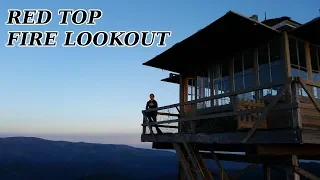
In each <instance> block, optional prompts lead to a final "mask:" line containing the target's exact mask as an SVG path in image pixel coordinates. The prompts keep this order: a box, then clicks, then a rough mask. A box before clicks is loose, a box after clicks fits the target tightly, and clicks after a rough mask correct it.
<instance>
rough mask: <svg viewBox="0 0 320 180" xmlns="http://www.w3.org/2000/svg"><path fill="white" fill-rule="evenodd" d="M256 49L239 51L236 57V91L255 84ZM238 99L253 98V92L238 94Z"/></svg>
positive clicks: (234, 65)
mask: <svg viewBox="0 0 320 180" xmlns="http://www.w3.org/2000/svg"><path fill="white" fill-rule="evenodd" d="M254 54H255V53H254V50H252V49H249V50H246V51H244V52H243V53H238V54H237V55H236V56H235V57H234V61H233V62H234V64H233V67H234V68H233V69H234V72H233V73H234V79H233V82H234V86H235V91H239V90H242V89H246V88H251V87H253V86H254V72H253V65H254ZM237 98H238V99H245V100H246V99H252V98H253V94H252V93H251V92H250V93H244V94H239V95H237Z"/></svg>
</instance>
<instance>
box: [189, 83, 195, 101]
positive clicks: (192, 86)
mask: <svg viewBox="0 0 320 180" xmlns="http://www.w3.org/2000/svg"><path fill="white" fill-rule="evenodd" d="M195 90H196V88H195V79H194V78H189V79H188V101H192V100H195V98H196V95H195V92H196V91H195Z"/></svg>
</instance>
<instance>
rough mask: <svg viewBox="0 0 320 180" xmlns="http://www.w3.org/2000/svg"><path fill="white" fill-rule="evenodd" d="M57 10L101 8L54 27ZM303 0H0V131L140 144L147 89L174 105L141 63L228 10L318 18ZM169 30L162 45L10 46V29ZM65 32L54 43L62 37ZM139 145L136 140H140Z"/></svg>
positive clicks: (157, 75)
mask: <svg viewBox="0 0 320 180" xmlns="http://www.w3.org/2000/svg"><path fill="white" fill-rule="evenodd" d="M37 8H40V9H50V10H51V11H52V12H53V19H52V21H51V22H50V24H48V25H46V26H6V25H5V22H6V21H7V17H8V12H7V10H8V9H37ZM58 9H101V10H102V11H103V16H102V18H101V19H99V20H98V21H97V24H96V25H95V26H85V25H82V26H75V25H68V26H59V23H58V22H59V20H60V16H58V13H57V12H58ZM319 9H320V1H319V0H308V2H307V3H306V2H305V1H302V0H290V1H289V0H282V1H278V0H277V1H276V0H268V1H267V0H265V1H257V0H255V1H253V0H243V1H238V0H224V1H214V0H197V1H194V0H162V1H150V0H135V1H132V0H90V1H88V0H68V1H66V0H64V1H62V0H55V1H43V0H28V1H26V0H15V1H9V0H2V2H1V7H0V13H1V14H0V21H1V22H2V26H1V28H0V39H1V42H2V46H0V52H1V54H0V136H37V137H44V138H47V139H53V140H69V141H84V142H98V143H115V144H130V145H141V143H140V134H141V131H142V127H141V123H142V115H141V110H142V109H143V108H144V107H145V103H146V101H147V100H148V98H149V94H150V93H154V94H155V98H156V100H157V101H158V103H159V106H164V105H169V104H174V103H177V102H178V100H179V96H178V86H177V85H175V84H169V83H165V82H161V81H160V80H161V79H163V78H165V77H167V76H168V75H169V72H167V71H162V70H159V69H155V68H151V67H147V66H143V65H142V63H143V62H146V61H148V60H149V59H151V58H153V57H154V56H156V55H158V54H160V53H161V52H163V51H165V50H166V49H168V48H169V47H171V46H172V45H174V44H175V43H177V42H179V41H181V40H183V39H185V38H187V37H188V36H190V35H192V34H193V33H195V32H196V31H198V30H199V29H201V28H203V27H205V26H206V25H208V24H209V23H211V22H213V21H214V20H216V19H217V18H219V17H221V16H222V15H224V14H225V13H226V12H228V11H229V10H233V11H236V12H238V13H240V14H243V15H245V16H251V15H253V14H257V15H258V16H259V19H264V13H265V12H266V14H267V18H275V17H280V16H289V17H291V18H292V19H293V20H295V21H298V22H300V23H305V22H307V21H309V20H311V19H313V18H315V17H317V16H319V15H320V12H319ZM11 30H16V31H28V30H38V31H59V32H60V34H63V33H64V31H69V30H70V31H75V33H77V32H80V31H91V32H96V31H146V30H148V31H151V30H157V31H171V32H172V34H171V37H169V38H168V39H167V41H166V44H167V46H166V47H157V46H156V45H154V46H153V47H149V48H144V47H141V46H136V47H134V48H128V47H124V48H113V47H101V48H98V47H94V46H89V47H86V48H81V47H74V48H62V47H60V46H57V47H55V48H18V47H17V48H8V47H5V44H6V41H7V39H8V34H7V32H8V31H11ZM62 37H63V36H61V37H59V38H58V42H59V43H61V42H63V39H62ZM141 146H142V145H141Z"/></svg>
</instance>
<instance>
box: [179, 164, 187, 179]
mask: <svg viewBox="0 0 320 180" xmlns="http://www.w3.org/2000/svg"><path fill="white" fill-rule="evenodd" d="M178 166H179V168H178V170H179V173H178V180H185V179H186V177H185V174H184V169H183V167H182V165H181V162H179V163H178Z"/></svg>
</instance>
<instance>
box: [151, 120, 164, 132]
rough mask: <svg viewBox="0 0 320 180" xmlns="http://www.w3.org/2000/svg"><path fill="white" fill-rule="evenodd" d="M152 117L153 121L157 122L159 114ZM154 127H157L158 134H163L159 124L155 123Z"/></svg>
mask: <svg viewBox="0 0 320 180" xmlns="http://www.w3.org/2000/svg"><path fill="white" fill-rule="evenodd" d="M151 119H152V121H153V122H157V116H152V118H151ZM154 127H155V128H156V130H157V133H158V134H162V131H161V130H160V128H159V127H158V126H157V125H155V126H154Z"/></svg>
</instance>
